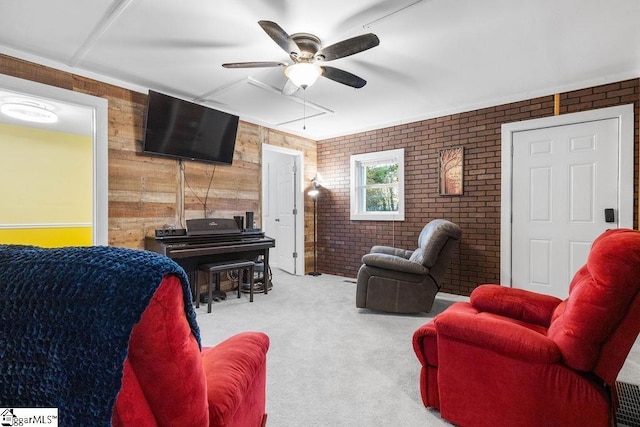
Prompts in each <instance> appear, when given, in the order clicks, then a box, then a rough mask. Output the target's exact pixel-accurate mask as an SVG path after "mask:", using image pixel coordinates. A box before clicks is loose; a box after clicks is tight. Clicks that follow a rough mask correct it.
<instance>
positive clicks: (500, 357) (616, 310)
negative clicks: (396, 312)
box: [413, 229, 640, 427]
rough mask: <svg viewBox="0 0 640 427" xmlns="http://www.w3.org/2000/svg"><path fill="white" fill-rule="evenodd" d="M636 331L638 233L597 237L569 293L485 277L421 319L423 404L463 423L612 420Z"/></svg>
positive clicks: (639, 309)
mask: <svg viewBox="0 0 640 427" xmlns="http://www.w3.org/2000/svg"><path fill="white" fill-rule="evenodd" d="M639 332H640V232H638V231H633V230H625V229H617V230H610V231H607V232H605V233H603V234H602V235H601V236H600V237H598V238H597V239H596V241H595V242H594V243H593V246H592V248H591V251H590V253H589V257H588V260H587V263H586V265H585V266H584V267H582V269H580V270H579V271H578V272H577V273H576V275H575V276H574V278H573V280H572V282H571V285H570V291H569V297H568V298H567V299H565V300H564V301H562V300H560V299H558V298H555V297H551V296H546V295H540V294H536V293H533V292H528V291H524V290H518V289H513V288H507V287H502V286H498V285H483V286H480V287H478V288H477V289H475V290H474V291H473V292H472V294H471V299H470V302H469V303H456V304H454V305H452V306H451V307H449V308H448V309H447V310H445V311H444V312H443V313H441V314H440V315H438V316H436V317H435V319H434V320H433V321H431V322H430V323H427V324H426V325H424V326H422V327H420V328H419V329H418V330H417V331H416V332H415V333H414V336H413V348H414V350H415V353H416V355H417V357H418V359H419V361H420V363H421V364H422V368H421V373H420V391H421V395H422V399H423V402H424V405H425V406H427V407H433V408H437V409H439V410H440V414H441V416H442V417H443V418H444V419H447V420H449V421H451V422H453V423H455V424H457V425H460V426H492V427H495V426H542V425H544V426H563V427H566V426H581V427H584V426H606V425H608V424H610V423H612V420H613V419H614V418H613V417H614V414H615V408H616V397H615V387H613V386H614V383H615V380H616V377H617V375H618V373H619V371H620V369H621V368H622V365H623V364H624V361H625V359H626V357H627V355H628V354H629V351H630V349H631V347H632V346H633V344H634V342H635V340H636V338H637V337H638V333H639Z"/></svg>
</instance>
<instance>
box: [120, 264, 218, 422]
mask: <svg viewBox="0 0 640 427" xmlns="http://www.w3.org/2000/svg"><path fill="white" fill-rule="evenodd" d="M127 358H128V361H129V363H130V364H131V368H132V370H133V371H134V373H135V376H136V378H137V380H138V382H139V384H140V388H141V389H142V392H143V393H144V398H145V399H146V401H147V403H148V406H149V408H150V409H151V412H152V413H153V415H154V417H155V419H156V422H157V423H158V425H159V426H190V427H192V426H193V427H195V426H207V425H209V406H208V403H207V383H206V376H205V373H204V367H203V364H202V357H201V354H200V348H199V346H198V342H197V341H196V338H195V337H194V336H193V334H192V333H191V329H190V327H189V323H188V322H187V319H186V316H185V310H184V297H183V291H182V285H181V283H180V280H179V279H178V278H177V277H176V276H173V275H167V276H165V277H164V279H163V280H162V284H161V285H160V287H159V288H158V290H157V291H156V293H155V294H154V295H153V297H152V298H151V301H150V302H149V305H148V306H147V308H146V310H145V311H144V313H143V314H142V317H141V319H140V322H139V323H138V324H137V325H136V326H135V327H134V328H133V331H132V333H131V339H130V340H129V353H128V356H127ZM116 404H117V403H116Z"/></svg>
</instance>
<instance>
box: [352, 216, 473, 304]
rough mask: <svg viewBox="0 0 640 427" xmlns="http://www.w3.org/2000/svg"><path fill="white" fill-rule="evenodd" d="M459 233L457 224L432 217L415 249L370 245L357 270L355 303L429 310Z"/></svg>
mask: <svg viewBox="0 0 640 427" xmlns="http://www.w3.org/2000/svg"><path fill="white" fill-rule="evenodd" d="M461 236H462V231H461V230H460V227H459V226H458V225H456V224H454V223H452V222H450V221H447V220H444V219H435V220H433V221H431V222H429V223H428V224H427V225H425V227H424V228H423V229H422V231H421V232H420V236H419V237H418V248H417V249H416V250H413V251H410V250H406V249H398V248H393V247H390V246H374V247H372V248H371V251H370V252H369V253H368V254H366V255H365V256H363V257H362V262H363V264H362V266H361V267H360V270H359V271H358V282H357V286H356V307H359V308H369V309H373V310H380V311H386V312H393V313H420V312H429V311H430V310H431V306H432V305H433V300H434V299H435V297H436V294H437V293H438V291H439V290H440V288H441V287H442V278H443V276H444V273H445V271H446V269H447V267H448V265H449V261H450V259H451V255H452V253H453V251H454V249H455V248H456V246H457V245H458V242H459V240H460V237H461Z"/></svg>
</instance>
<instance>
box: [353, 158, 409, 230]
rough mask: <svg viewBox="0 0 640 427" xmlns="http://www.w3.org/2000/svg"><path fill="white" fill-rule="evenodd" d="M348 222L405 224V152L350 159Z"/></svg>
mask: <svg viewBox="0 0 640 427" xmlns="http://www.w3.org/2000/svg"><path fill="white" fill-rule="evenodd" d="M350 186H351V219H352V220H370V221H404V149H403V148H401V149H398V150H389V151H378V152H375V153H366V154H356V155H353V156H351V184H350Z"/></svg>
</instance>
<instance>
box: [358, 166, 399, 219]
mask: <svg viewBox="0 0 640 427" xmlns="http://www.w3.org/2000/svg"><path fill="white" fill-rule="evenodd" d="M364 170H365V174H366V177H365V188H364V190H365V201H366V203H365V206H366V210H367V211H368V212H374V211H382V212H394V211H397V210H398V200H399V195H398V164H397V163H390V164H383V165H381V164H375V165H367V166H366V167H365V168H364Z"/></svg>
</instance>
